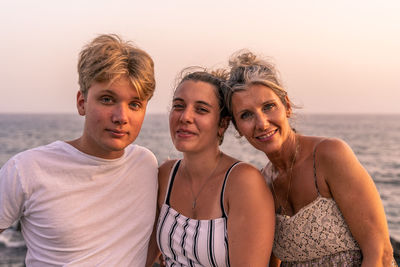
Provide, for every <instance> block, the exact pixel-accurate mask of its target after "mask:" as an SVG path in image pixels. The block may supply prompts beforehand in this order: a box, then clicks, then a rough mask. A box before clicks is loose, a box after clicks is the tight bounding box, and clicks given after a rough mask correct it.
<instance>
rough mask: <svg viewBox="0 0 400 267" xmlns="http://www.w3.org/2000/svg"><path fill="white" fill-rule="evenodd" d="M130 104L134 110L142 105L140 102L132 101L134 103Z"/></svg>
mask: <svg viewBox="0 0 400 267" xmlns="http://www.w3.org/2000/svg"><path fill="white" fill-rule="evenodd" d="M129 106H130V107H131V109H133V110H139V109H140V108H141V105H140V103H138V102H132V103H130V104H129Z"/></svg>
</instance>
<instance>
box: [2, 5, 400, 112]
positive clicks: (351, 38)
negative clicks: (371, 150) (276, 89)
mask: <svg viewBox="0 0 400 267" xmlns="http://www.w3.org/2000/svg"><path fill="white" fill-rule="evenodd" d="M399 14H400V1H398V0H384V1H381V0H373V1H372V0H364V1H361V0H351V1H348V0H346V1H345V0H337V1H324V0H315V1H309V0H302V1H294V0H293V1H262V0H260V1H255V0H247V1H233V0H230V1H225V0H223V1H218V0H213V1H211V0H205V1H190V0H186V1H183V0H164V1H151V0H149V1H133V0H130V1H123V0H114V1H103V0H96V1H94V0H87V1H84V0H83V1H81V0H79V1H78V0H71V1H50V0H46V1H45V0H37V1H28V0H24V1H18V0H16V1H11V0H9V1H7V0H1V2H0V33H1V42H0V59H1V64H0V80H1V85H0V89H1V96H2V97H3V99H2V101H1V105H0V113H43V112H45V113H60V112H67V113H73V112H76V108H75V95H76V92H77V90H78V83H77V80H78V76H77V71H76V63H77V59H78V53H79V51H80V50H81V48H82V46H83V45H85V44H86V43H87V42H89V41H90V40H91V39H93V38H94V37H96V36H97V35H98V34H101V33H117V34H120V35H121V36H122V37H123V38H124V39H128V40H132V41H133V42H134V43H135V44H136V45H137V46H139V47H140V48H142V49H144V50H146V51H147V52H148V53H149V54H150V55H151V56H152V57H153V59H154V62H155V66H156V79H157V88H156V93H155V95H154V97H153V99H152V100H151V101H150V103H149V106H148V112H149V113H166V112H168V109H169V104H170V100H171V97H172V90H173V86H174V81H175V77H176V75H177V74H178V73H179V71H180V70H181V69H183V68H184V67H187V66H192V65H200V66H204V67H211V68H212V67H223V66H226V63H227V60H228V58H229V56H230V55H231V54H232V53H234V52H235V51H237V50H239V49H242V48H247V49H250V50H252V51H254V52H255V53H257V54H259V55H263V56H265V57H268V58H270V59H271V60H272V61H273V62H274V63H275V64H276V66H277V68H278V69H279V71H280V73H281V78H282V80H283V82H284V85H285V87H286V88H287V90H288V92H289V97H291V98H292V100H293V102H294V103H295V104H297V105H299V106H301V107H302V109H301V112H306V113H397V114H399V113H400V103H399V102H400V15H399Z"/></svg>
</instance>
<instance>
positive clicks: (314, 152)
mask: <svg viewBox="0 0 400 267" xmlns="http://www.w3.org/2000/svg"><path fill="white" fill-rule="evenodd" d="M324 140H325V139H322V140H319V141H318V143H317V144H316V145H315V147H314V151H313V167H314V183H315V187H316V189H317V193H318V196H320V195H321V194H320V193H319V188H318V182H317V167H316V163H315V161H316V160H315V154H316V151H317V147H318V145H319V144H320V143H321V142H322V141H324Z"/></svg>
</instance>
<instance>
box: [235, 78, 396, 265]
mask: <svg viewBox="0 0 400 267" xmlns="http://www.w3.org/2000/svg"><path fill="white" fill-rule="evenodd" d="M286 102H287V103H289V101H286ZM232 105H233V115H234V117H235V120H236V125H237V129H238V131H239V133H240V134H242V135H243V136H245V137H246V139H247V140H248V141H249V143H250V144H251V145H253V147H255V148H256V149H258V150H261V151H263V152H264V153H265V154H266V155H267V157H268V158H269V160H270V161H271V162H272V164H273V165H274V166H275V167H276V169H277V170H278V172H279V175H278V178H277V179H276V181H275V180H274V184H275V188H276V192H277V199H279V202H281V203H284V205H285V204H286V202H287V205H286V209H287V210H288V212H289V214H288V215H294V214H296V213H297V212H298V211H299V210H301V209H302V208H303V207H304V206H306V205H307V204H309V203H311V202H312V201H313V200H314V199H315V198H316V193H315V184H314V181H313V169H312V166H313V165H312V163H313V157H312V152H313V148H314V147H315V146H316V145H317V144H318V150H317V154H316V161H317V177H318V181H317V182H318V188H319V191H320V193H321V195H322V196H323V197H326V198H334V199H335V202H336V203H337V205H338V207H339V209H340V211H341V212H342V214H343V216H344V218H345V221H346V223H347V224H348V226H349V228H350V231H351V233H352V235H353V236H354V238H355V240H356V241H357V243H358V244H359V245H360V248H361V251H362V254H363V262H362V266H390V263H391V260H392V255H393V251H392V248H391V245H390V240H389V233H388V228H387V223H386V217H385V213H384V210H383V206H382V203H381V200H380V197H379V193H378V191H377V189H376V187H375V185H374V183H373V180H372V178H371V177H370V176H369V174H368V172H367V171H366V170H365V169H364V168H363V166H362V165H361V164H360V162H359V161H358V160H357V158H356V156H355V154H354V153H353V151H352V150H351V148H350V147H349V146H348V145H347V144H346V143H345V142H344V141H342V140H339V139H335V138H325V137H310V136H302V135H296V134H295V133H294V132H293V131H292V129H291V128H290V126H289V122H288V117H289V116H290V113H291V108H290V105H288V106H285V105H283V103H282V102H281V101H280V99H279V98H278V97H277V95H276V94H275V93H274V92H273V91H272V90H271V89H269V88H268V87H266V86H263V85H250V86H249V87H248V88H247V89H246V90H244V91H239V92H236V93H235V94H234V95H233V97H232ZM296 140H297V141H296ZM296 142H298V144H299V145H300V153H299V155H298V156H297V158H296V164H295V165H294V166H292V167H293V169H292V171H293V175H291V174H290V175H289V173H288V169H290V162H291V160H290V156H291V155H293V153H294V151H295V147H296ZM290 176H292V177H290ZM292 178H293V179H292ZM289 179H291V180H292V181H291V182H292V183H291V184H290V182H289ZM288 186H291V191H290V194H288V195H286V194H287V188H289V187H288ZM277 264H278V261H275V259H273V260H272V261H271V266H277Z"/></svg>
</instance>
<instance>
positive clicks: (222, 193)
mask: <svg viewBox="0 0 400 267" xmlns="http://www.w3.org/2000/svg"><path fill="white" fill-rule="evenodd" d="M239 163H240V161H236V162H235V163H233V164H232V165H231V166H230V167H229V169H228V170H227V171H226V173H225V178H224V183H223V184H222V189H221V199H220V203H221V210H222V217H223V218H228V216H226V213H225V207H224V194H225V187H226V182H227V181H228V176H229V173H230V172H231V170H232V169H233V167H235V166H236V165H237V164H239Z"/></svg>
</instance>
